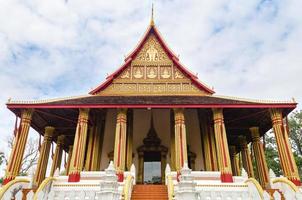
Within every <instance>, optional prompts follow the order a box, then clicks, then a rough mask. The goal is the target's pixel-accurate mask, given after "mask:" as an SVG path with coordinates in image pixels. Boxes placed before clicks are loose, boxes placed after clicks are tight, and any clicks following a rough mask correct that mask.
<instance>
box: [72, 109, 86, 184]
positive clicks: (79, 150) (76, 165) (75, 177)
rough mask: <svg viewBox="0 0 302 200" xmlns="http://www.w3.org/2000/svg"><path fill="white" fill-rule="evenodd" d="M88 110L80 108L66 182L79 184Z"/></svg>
mask: <svg viewBox="0 0 302 200" xmlns="http://www.w3.org/2000/svg"><path fill="white" fill-rule="evenodd" d="M88 117H89V109H88V108H80V113H79V118H78V125H77V128H76V134H75V138H74V143H73V151H72V156H71V163H70V170H69V174H68V176H69V177H68V182H79V181H80V178H81V176H80V173H81V171H82V169H83V165H84V157H85V149H86V139H87V129H88Z"/></svg>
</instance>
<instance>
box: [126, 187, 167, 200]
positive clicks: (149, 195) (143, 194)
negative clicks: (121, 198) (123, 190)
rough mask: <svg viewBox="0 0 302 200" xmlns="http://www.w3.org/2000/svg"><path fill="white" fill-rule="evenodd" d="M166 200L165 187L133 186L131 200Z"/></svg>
mask: <svg viewBox="0 0 302 200" xmlns="http://www.w3.org/2000/svg"><path fill="white" fill-rule="evenodd" d="M143 199H144V200H168V189H167V186H165V185H134V186H133V191H132V196H131V200H143Z"/></svg>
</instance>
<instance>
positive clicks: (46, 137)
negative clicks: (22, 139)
mask: <svg viewBox="0 0 302 200" xmlns="http://www.w3.org/2000/svg"><path fill="white" fill-rule="evenodd" d="M54 131H55V128H54V127H52V126H46V127H45V132H44V140H49V139H51V138H52V136H53V133H54Z"/></svg>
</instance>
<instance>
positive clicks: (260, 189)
mask: <svg viewBox="0 0 302 200" xmlns="http://www.w3.org/2000/svg"><path fill="white" fill-rule="evenodd" d="M244 183H246V184H248V183H252V184H253V185H254V186H255V188H256V189H257V191H258V195H259V197H260V198H261V199H263V193H264V191H263V189H262V187H261V185H260V184H259V182H258V181H257V180H256V179H254V178H249V179H247V180H246V181H245V182H244Z"/></svg>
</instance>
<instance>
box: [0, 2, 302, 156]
mask: <svg viewBox="0 0 302 200" xmlns="http://www.w3.org/2000/svg"><path fill="white" fill-rule="evenodd" d="M150 7H151V2H147V1H138V0H133V1H125V0H124V1H123V0H119V1H99V0H92V1H80V0H68V1H67V3H66V1H65V0H53V1H39V0H33V1H28V0H26V1H19V0H10V1H6V0H0V72H1V73H0V90H1V93H0V102H1V105H2V106H1V107H0V117H1V119H2V120H1V121H0V132H1V134H0V140H1V141H3V138H5V137H6V135H8V134H11V133H12V129H13V121H14V116H13V114H12V113H11V112H10V111H8V110H7V109H6V108H5V105H4V103H5V102H6V100H7V99H8V98H9V97H12V98H13V99H37V98H39V99H41V98H51V97H61V96H66V95H78V94H83V93H87V92H88V91H89V90H90V89H91V88H92V87H95V86H96V85H97V84H99V83H100V82H101V81H103V80H104V79H105V76H106V74H107V73H111V72H113V71H114V70H115V69H116V68H117V67H119V66H120V65H121V63H122V62H123V59H124V55H126V54H127V53H129V52H130V51H131V50H132V49H133V48H134V47H135V45H136V44H137V42H138V40H139V39H140V37H142V35H143V33H144V31H145V29H146V27H147V25H148V23H149V20H150V12H151V10H150ZM301 7H302V1H300V0H288V1H266V0H263V1H258V0H249V1H244V2H240V3H238V2H237V1H229V0H212V1H199V0H192V1H181V0H175V1H173V0H171V1H168V0H166V1H156V2H155V21H156V24H157V26H158V28H159V30H160V31H161V32H162V35H163V37H164V38H165V39H166V41H167V43H168V44H169V46H171V48H172V49H173V50H174V51H175V52H176V53H179V54H180V59H181V62H182V63H184V64H185V66H187V67H188V68H189V69H191V70H192V71H194V72H196V73H198V74H199V77H200V79H201V80H202V81H203V82H205V83H207V84H208V85H212V86H214V87H215V90H216V92H217V93H218V94H225V95H236V96H242V97H255V98H260V99H265V98H273V99H290V98H291V97H296V99H297V100H298V102H301V101H302V96H301V94H302V89H301V87H300V85H301V81H300V77H299V76H300V75H301V74H302V68H301V66H300V65H301V63H302V56H301V52H302V46H301V43H302V37H301V35H302V18H301V15H300V13H301V10H300V8H301ZM0 150H1V149H0Z"/></svg>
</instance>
